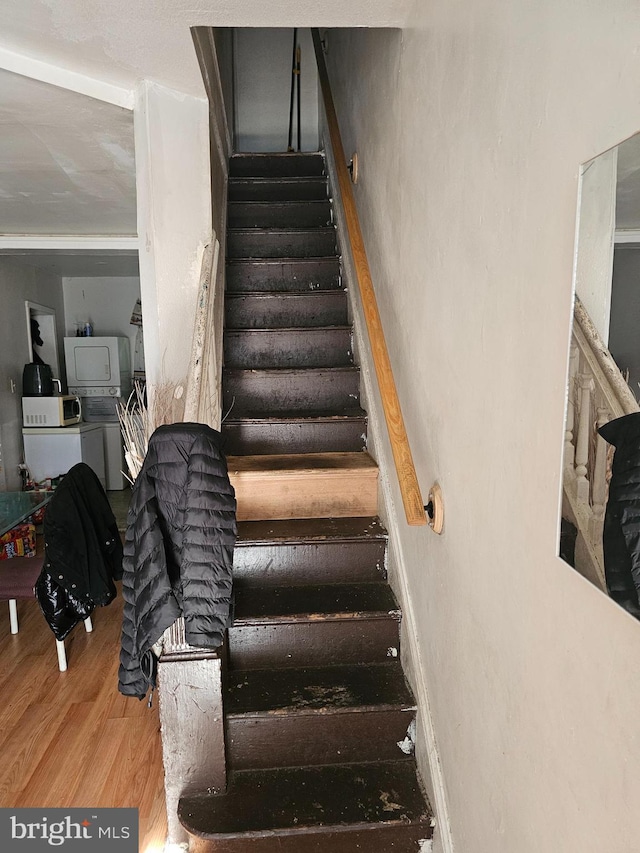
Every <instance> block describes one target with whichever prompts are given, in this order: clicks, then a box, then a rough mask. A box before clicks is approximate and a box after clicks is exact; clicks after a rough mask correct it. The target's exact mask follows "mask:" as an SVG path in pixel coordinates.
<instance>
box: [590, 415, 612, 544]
mask: <svg viewBox="0 0 640 853" xmlns="http://www.w3.org/2000/svg"><path fill="white" fill-rule="evenodd" d="M597 414H598V421H597V424H596V429H600V427H602V426H604V425H605V424H606V423H608V422H609V415H608V412H607V410H606V408H603V407H599V408H598V412H597ZM590 479H591V530H590V533H591V541H592V542H593V543H594V545H598V546H599V547H600V548H601V547H602V526H603V523H604V513H605V508H606V505H607V443H606V441H605V440H604V438H602V437H601V436H600V435H598V434H597V433H596V453H595V461H594V464H593V471H592V474H591V478H590Z"/></svg>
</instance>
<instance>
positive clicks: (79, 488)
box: [35, 462, 122, 640]
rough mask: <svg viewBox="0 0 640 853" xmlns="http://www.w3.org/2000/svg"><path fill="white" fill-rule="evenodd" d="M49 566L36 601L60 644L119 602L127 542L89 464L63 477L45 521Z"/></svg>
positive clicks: (45, 567) (40, 580) (37, 589)
mask: <svg viewBox="0 0 640 853" xmlns="http://www.w3.org/2000/svg"><path fill="white" fill-rule="evenodd" d="M43 528H44V549H45V556H44V563H43V567H42V571H41V573H40V576H39V578H38V580H37V581H36V586H35V592H36V598H37V599H38V602H39V604H40V607H41V609H42V612H43V613H44V616H45V619H46V620H47V622H48V623H49V625H50V627H51V630H52V631H53V633H54V634H55V636H56V639H58V640H64V638H65V637H66V636H67V634H68V633H69V632H70V631H71V629H72V628H73V627H74V626H75V625H77V624H78V622H82V621H83V620H85V619H86V618H87V617H89V616H90V615H91V613H92V611H93V609H94V607H96V605H106V604H109V603H110V602H111V601H112V600H113V599H114V598H115V596H116V587H115V584H114V580H117V579H119V578H120V577H122V542H121V539H120V534H119V533H118V526H117V524H116V520H115V517H114V515H113V512H112V510H111V506H110V505H109V500H108V498H107V495H106V493H105V491H104V489H103V488H102V484H101V483H100V480H99V479H98V478H97V476H96V475H95V473H94V472H93V470H92V469H91V468H90V467H89V466H88V465H86V464H85V463H84V462H79V463H78V464H77V465H74V466H73V467H72V468H71V469H70V470H69V471H68V472H67V473H66V474H65V476H64V477H63V479H62V480H61V482H60V485H59V486H58V487H57V489H56V491H55V492H54V495H53V497H52V498H51V500H50V501H49V503H48V504H47V508H46V512H45V515H44V525H43Z"/></svg>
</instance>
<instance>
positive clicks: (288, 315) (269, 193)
mask: <svg viewBox="0 0 640 853" xmlns="http://www.w3.org/2000/svg"><path fill="white" fill-rule="evenodd" d="M227 240H228V242H227V256H228V260H227V293H226V298H225V316H226V331H225V338H224V355H225V369H224V377H223V399H224V404H223V411H224V412H225V413H226V415H227V416H226V418H225V421H224V425H223V432H224V434H225V435H226V438H227V453H228V463H229V472H230V476H231V479H232V482H233V484H234V487H235V489H236V494H237V498H238V518H239V522H240V523H239V538H238V543H237V547H236V552H235V558H234V587H235V596H236V609H235V621H234V624H233V626H232V627H231V629H230V630H229V642H228V661H227V670H226V672H225V675H224V709H225V737H226V752H227V764H228V768H229V784H228V787H227V790H226V792H215V791H211V790H206V791H202V792H196V793H191V794H189V795H188V796H184V797H183V798H182V799H181V801H180V805H179V817H180V820H181V822H182V825H183V827H184V828H185V829H186V831H187V832H188V834H189V837H190V849H191V850H192V851H199V853H214V851H215V852H216V853H253V852H254V851H255V853H270V851H279V853H320V852H321V851H323V853H324V851H327V853H354V851H358V850H360V851H371V853H386V852H387V851H389V853H390V851H394V852H396V853H400V852H401V851H419V850H424V849H427V844H428V840H429V839H430V838H431V836H432V827H431V814H430V811H429V807H428V805H427V803H426V800H425V797H424V795H423V793H422V790H421V787H420V783H419V780H418V777H417V775H416V767H415V762H414V758H413V749H412V737H410V736H408V732H410V731H411V730H412V727H413V721H414V718H415V705H414V700H413V697H412V695H411V692H410V690H409V688H408V686H407V683H406V681H405V678H404V675H403V672H402V668H401V665H400V659H399V624H400V616H401V614H400V612H399V610H398V606H397V603H396V601H395V599H394V597H393V594H392V592H391V590H390V588H389V586H388V585H387V583H386V580H385V555H386V545H387V541H386V533H385V531H384V529H383V527H382V525H381V523H380V521H379V519H378V518H377V490H378V484H377V466H376V464H375V462H374V461H373V460H372V459H371V457H370V456H369V455H368V454H367V453H366V449H365V448H366V429H367V424H366V414H365V412H364V411H363V410H362V409H361V407H360V400H359V371H358V368H357V366H356V365H355V364H354V358H353V347H352V331H351V325H350V322H349V317H348V305H347V297H346V293H345V291H344V289H343V286H342V283H341V278H340V261H339V256H338V254H337V246H336V235H335V229H334V227H333V225H332V214H331V205H330V202H329V200H328V198H327V180H326V176H325V174H324V160H323V158H322V156H321V155H319V154H286V155H234V156H233V158H232V160H231V164H230V182H229V213H228V236H227Z"/></svg>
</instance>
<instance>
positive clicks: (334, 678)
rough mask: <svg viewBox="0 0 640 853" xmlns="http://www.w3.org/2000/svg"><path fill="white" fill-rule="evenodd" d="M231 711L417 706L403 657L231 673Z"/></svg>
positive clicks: (227, 692)
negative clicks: (370, 662)
mask: <svg viewBox="0 0 640 853" xmlns="http://www.w3.org/2000/svg"><path fill="white" fill-rule="evenodd" d="M225 707H226V713H227V714H228V715H230V716H233V715H237V714H249V715H250V714H264V713H269V712H278V713H282V712H283V711H286V712H288V713H312V712H320V713H332V712H334V711H344V710H354V709H356V708H373V707H375V708H385V707H401V708H402V709H403V710H415V706H414V699H413V696H412V694H411V690H410V689H409V686H408V685H407V682H406V680H405V677H404V673H403V671H402V667H401V666H400V663H399V661H397V660H396V661H394V662H391V663H377V664H367V665H362V664H358V665H354V666H327V667H318V668H304V669H269V670H240V671H230V672H228V673H227V679H226V689H225Z"/></svg>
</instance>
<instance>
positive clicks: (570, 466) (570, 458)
mask: <svg viewBox="0 0 640 853" xmlns="http://www.w3.org/2000/svg"><path fill="white" fill-rule="evenodd" d="M577 369H578V345H577V344H575V343H574V344H572V345H571V353H570V355H569V394H568V400H567V422H566V424H565V432H564V467H565V471H567V472H570V473H571V475H573V473H574V465H575V455H576V454H575V447H574V444H573V441H574V435H573V430H574V425H575V417H576V372H577Z"/></svg>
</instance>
